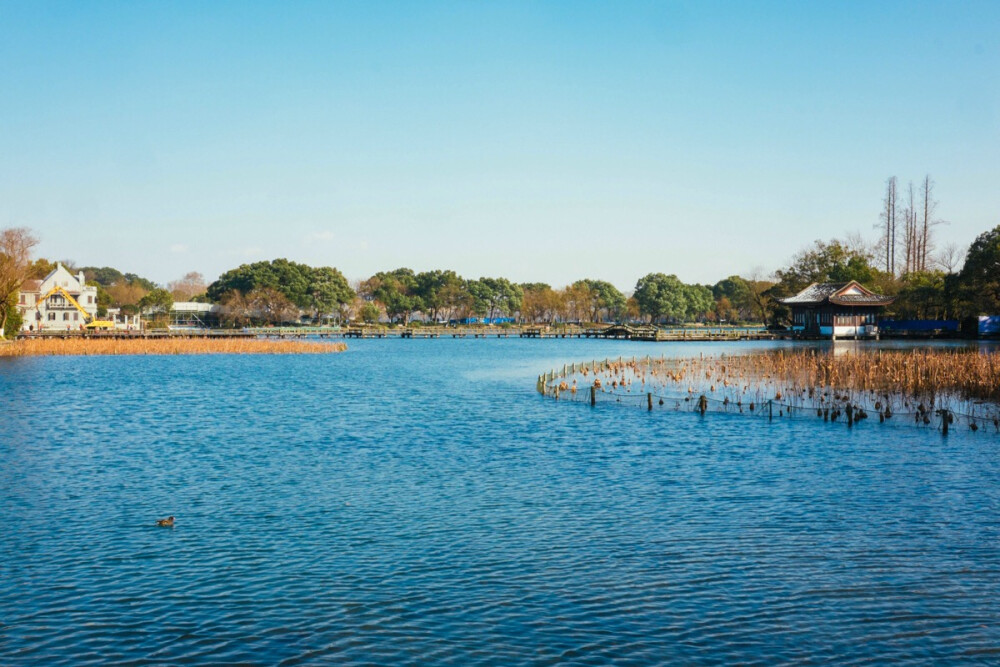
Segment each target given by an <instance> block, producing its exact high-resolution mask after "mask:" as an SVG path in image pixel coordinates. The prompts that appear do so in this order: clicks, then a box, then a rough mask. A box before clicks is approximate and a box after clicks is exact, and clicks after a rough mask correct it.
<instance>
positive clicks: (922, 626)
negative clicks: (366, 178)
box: [0, 340, 1000, 665]
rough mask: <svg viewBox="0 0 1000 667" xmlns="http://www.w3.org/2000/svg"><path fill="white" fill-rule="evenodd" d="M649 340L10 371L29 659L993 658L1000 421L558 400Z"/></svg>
mask: <svg viewBox="0 0 1000 667" xmlns="http://www.w3.org/2000/svg"><path fill="white" fill-rule="evenodd" d="M550 343H552V344H550ZM760 347H767V346H766V345H761V346H760ZM677 349H680V350H683V351H685V352H688V353H695V354H696V353H697V352H698V351H700V349H701V348H699V347H697V346H687V347H683V348H677ZM705 349H710V350H711V351H712V352H713V353H717V352H718V351H719V349H720V348H719V347H718V346H712V347H711V348H705ZM741 349H745V348H741ZM647 351H648V348H647V347H645V346H642V345H638V344H633V343H629V342H624V341H623V342H620V343H615V342H604V341H602V342H593V341H558V342H557V343H556V342H553V341H517V340H510V341H502V340H501V341H478V340H477V341H461V340H455V341H452V340H440V341H438V340H429V341H358V342H357V343H356V344H354V345H352V348H351V350H350V351H349V352H347V353H345V354H343V355H331V356H329V357H324V358H317V357H313V358H308V359H307V358H280V359H279V358H273V359H272V358H260V359H247V358H240V357H209V358H204V357H202V358H183V357H180V358H178V357H172V358H159V357H141V358H128V359H115V358H98V357H95V358H90V359H76V360H74V359H60V358H51V359H33V360H17V361H13V362H11V363H6V362H5V363H3V364H0V399H2V400H3V401H4V402H5V404H6V405H7V406H8V407H7V409H6V410H4V411H3V412H0V433H2V434H3V436H4V437H3V438H2V439H0V516H2V517H3V521H4V532H3V541H2V543H0V544H2V546H0V548H2V557H0V663H2V664H4V665H35V664H46V665H86V664H108V663H123V664H199V663H201V664H218V663H243V664H268V665H270V664H283V665H304V664H329V663H337V664H345V663H346V664H351V663H364V664H414V665H417V664H420V665H423V664H455V665H470V664H539V665H545V664H608V663H611V662H613V663H615V664H623V665H633V664H634V665H641V664H664V663H712V664H723V663H734V662H738V663H746V664H768V665H770V664H775V663H799V662H811V663H837V664H860V663H864V664H870V663H872V662H889V661H893V662H903V663H910V664H927V663H931V662H949V663H955V662H973V663H993V662H996V660H997V656H998V655H1000V609H998V608H997V606H996V604H995V600H996V599H997V598H998V594H1000V576H998V575H1000V539H998V538H1000V521H998V520H997V519H996V517H997V515H998V509H1000V486H998V481H1000V463H998V461H997V458H996V456H995V451H994V448H995V443H994V442H993V441H992V440H991V439H987V438H977V437H974V436H972V435H970V434H966V433H953V434H952V435H950V436H949V437H948V439H946V440H944V439H942V438H941V437H940V435H939V434H936V433H933V432H924V431H920V430H916V429H914V430H913V432H905V433H904V432H892V433H886V432H885V431H884V430H883V431H878V430H877V429H866V428H864V427H863V426H862V427H861V428H858V429H855V430H854V431H850V432H845V431H844V430H843V429H835V430H831V429H825V428H824V427H823V425H822V423H813V422H812V421H803V422H794V423H789V422H785V421H782V422H776V423H774V424H767V423H758V422H756V421H754V423H752V424H751V423H748V422H747V421H746V420H745V419H741V418H739V417H730V416H726V415H718V416H716V417H713V418H711V419H709V418H705V419H703V418H700V417H698V416H697V415H692V414H686V413H679V414H677V413H656V414H653V415H649V414H646V413H645V412H642V411H638V410H637V411H630V410H627V409H621V408H619V407H617V406H607V408H608V409H605V407H602V406H598V407H597V408H596V409H591V408H590V407H589V406H583V405H579V406H577V405H562V404H555V403H553V402H551V401H547V400H544V399H541V398H540V397H538V396H537V395H535V394H534V393H533V387H534V379H535V376H536V374H537V373H538V372H540V371H541V370H544V369H546V368H551V367H557V366H561V364H562V363H564V362H566V361H574V360H578V359H580V358H587V357H592V358H603V357H607V356H609V355H617V354H624V355H631V354H636V353H638V354H645V353H647ZM658 351H659V350H658ZM94 378H102V380H101V381H100V382H97V383H95V382H94V381H93V380H94ZM29 413H30V414H33V415H37V418H35V419H25V418H23V416H24V415H25V414H29ZM167 514H173V515H175V516H177V525H176V527H175V528H173V529H162V528H158V527H156V526H155V525H154V522H153V521H154V519H155V518H157V517H161V516H165V515H167Z"/></svg>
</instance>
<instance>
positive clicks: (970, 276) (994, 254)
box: [960, 225, 1000, 315]
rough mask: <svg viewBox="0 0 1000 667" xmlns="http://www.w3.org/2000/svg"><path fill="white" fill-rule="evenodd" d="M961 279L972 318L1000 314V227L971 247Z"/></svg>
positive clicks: (979, 238)
mask: <svg viewBox="0 0 1000 667" xmlns="http://www.w3.org/2000/svg"><path fill="white" fill-rule="evenodd" d="M960 279H961V289H962V292H963V293H964V295H965V298H966V299H967V301H968V303H969V306H970V308H971V310H972V312H971V313H970V314H976V315H978V314H987V315H994V314H997V313H1000V225H998V226H997V227H994V228H993V229H991V230H990V231H988V232H983V233H982V234H980V235H979V236H978V237H977V238H976V240H975V241H973V242H972V245H971V246H969V252H968V254H967V255H966V256H965V266H963V267H962V272H961V274H960Z"/></svg>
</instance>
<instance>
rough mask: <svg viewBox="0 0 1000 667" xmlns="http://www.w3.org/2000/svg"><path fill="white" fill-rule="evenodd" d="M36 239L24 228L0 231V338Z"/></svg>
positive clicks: (28, 265) (12, 307) (14, 306)
mask: <svg viewBox="0 0 1000 667" xmlns="http://www.w3.org/2000/svg"><path fill="white" fill-rule="evenodd" d="M36 245H38V238H37V237H35V235H34V234H33V233H32V232H31V230H30V229H27V228H25V227H11V228H8V229H3V230H0V337H2V336H3V331H4V328H5V327H6V326H7V320H8V319H9V318H10V314H11V311H12V310H13V309H14V308H17V304H15V303H14V300H15V298H16V296H17V293H18V292H20V291H21V285H23V284H24V281H25V280H26V279H27V278H28V273H29V272H30V271H31V249H32V248H34V247H35V246H36Z"/></svg>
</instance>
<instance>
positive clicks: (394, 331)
mask: <svg viewBox="0 0 1000 667" xmlns="http://www.w3.org/2000/svg"><path fill="white" fill-rule="evenodd" d="M785 335H786V334H785V333H784V332H775V331H768V330H767V329H764V328H762V327H667V328H664V327H656V326H652V325H648V324H647V325H629V324H613V325H606V326H594V327H582V326H576V325H566V326H537V325H521V326H509V327H503V326H499V327H496V326H482V327H470V326H464V327H463V326H460V327H447V326H417V327H413V326H408V327H385V326H347V327H253V328H244V329H146V330H142V331H136V330H133V331H127V330H111V331H41V332H34V333H27V332H25V333H21V334H19V336H18V338H22V339H32V338H116V339H156V338H291V339H295V338H598V339H612V340H638V341H648V342H666V341H701V342H705V341H734V340H775V339H778V338H782V337H784V336H785Z"/></svg>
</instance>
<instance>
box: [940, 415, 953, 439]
mask: <svg viewBox="0 0 1000 667" xmlns="http://www.w3.org/2000/svg"><path fill="white" fill-rule="evenodd" d="M950 417H951V415H950V414H949V413H948V411H947V410H941V435H948V422H950V421H951V419H950Z"/></svg>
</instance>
